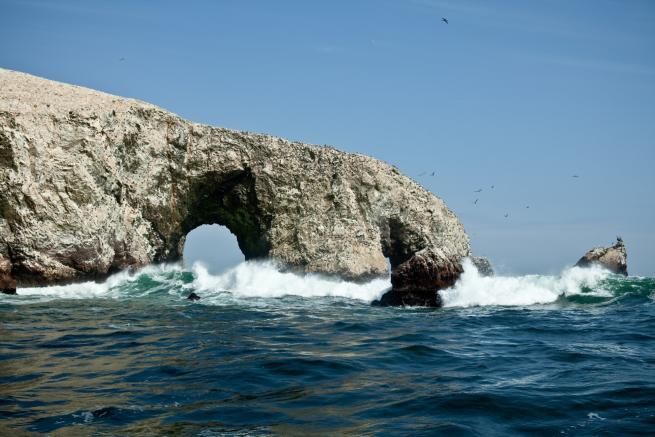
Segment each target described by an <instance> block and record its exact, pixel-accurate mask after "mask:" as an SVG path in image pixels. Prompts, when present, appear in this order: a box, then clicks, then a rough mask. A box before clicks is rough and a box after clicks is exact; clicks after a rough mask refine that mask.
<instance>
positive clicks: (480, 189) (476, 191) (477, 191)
mask: <svg viewBox="0 0 655 437" xmlns="http://www.w3.org/2000/svg"><path fill="white" fill-rule="evenodd" d="M481 191H482V188H478V189H477V190H475V191H474V193H479V192H481Z"/></svg>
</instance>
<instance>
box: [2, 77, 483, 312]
mask: <svg viewBox="0 0 655 437" xmlns="http://www.w3.org/2000/svg"><path fill="white" fill-rule="evenodd" d="M212 223H217V224H220V225H224V226H226V227H227V228H228V229H229V230H230V231H231V232H232V233H233V234H234V235H235V236H236V238H237V240H238V243H239V247H240V248H241V251H242V252H243V254H244V255H245V258H246V259H257V258H269V259H273V260H275V261H277V262H278V263H279V265H280V266H283V267H284V268H288V269H295V270H298V271H302V272H319V273H324V274H329V275H338V276H340V277H342V278H346V279H350V280H366V279H369V278H372V277H376V276H381V275H387V274H388V262H389V263H390V265H391V269H392V284H393V290H392V291H391V292H390V293H388V295H387V296H386V299H384V298H383V303H388V304H411V305H414V304H421V305H439V301H440V300H439V298H438V295H437V293H436V292H437V290H438V289H441V288H444V287H448V286H450V285H452V284H453V283H454V282H455V281H456V280H457V278H458V277H459V275H460V273H461V272H462V259H463V258H464V257H466V256H469V255H470V246H469V239H468V236H467V235H466V233H465V231H464V227H463V226H462V224H461V223H460V221H459V220H458V218H457V217H456V216H455V214H454V213H453V212H452V211H450V210H449V209H448V208H447V207H446V205H445V204H444V202H443V201H442V200H441V199H439V198H437V197H436V196H434V195H433V194H432V193H430V192H429V191H427V190H425V189H424V188H423V187H421V186H420V185H419V184H417V183H416V182H415V181H413V180H412V179H410V178H408V177H407V176H404V175H402V174H401V173H400V171H398V169H396V168H395V167H393V166H392V165H389V164H386V163H384V162H381V161H379V160H377V159H374V158H371V157H368V156H363V155H359V154H352V153H345V152H342V151H339V150H336V149H334V148H331V147H319V146H313V145H307V144H303V143H299V142H292V141H287V140H285V139H281V138H276V137H273V136H269V135H260V134H254V133H247V132H237V131H233V130H229V129H225V128H218V127H211V126H206V125H201V124H197V123H192V122H189V121H186V120H184V119H182V118H180V117H179V116H177V115H175V114H172V113H170V112H167V111H165V110H163V109H161V108H158V107H156V106H153V105H151V104H148V103H144V102H140V101H137V100H133V99H127V98H121V97H116V96H113V95H109V94H105V93H102V92H98V91H93V90H90V89H86V88H82V87H77V86H72V85H67V84H62V83H58V82H54V81H50V80H46V79H42V78H38V77H35V76H31V75H28V74H24V73H19V72H15V71H9V70H4V69H0V289H2V291H4V292H9V293H11V292H15V290H16V287H17V286H18V287H20V286H30V285H48V284H55V283H66V282H73V281H81V280H88V279H102V278H104V277H106V276H107V275H109V274H111V273H113V272H117V271H120V270H123V269H129V268H135V267H140V266H143V265H146V264H150V263H159V262H170V261H176V260H179V259H180V258H181V256H182V250H183V247H184V241H185V238H186V235H187V233H188V232H190V231H191V230H193V229H194V228H196V227H198V226H200V225H203V224H212ZM387 260H388V262H387ZM19 291H20V290H19Z"/></svg>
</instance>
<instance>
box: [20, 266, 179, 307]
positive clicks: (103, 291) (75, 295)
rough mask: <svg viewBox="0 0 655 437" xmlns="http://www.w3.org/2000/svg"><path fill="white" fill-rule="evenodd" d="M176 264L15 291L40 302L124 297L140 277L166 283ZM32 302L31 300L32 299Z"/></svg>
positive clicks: (175, 269) (176, 269) (175, 268)
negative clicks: (99, 279) (129, 286)
mask: <svg viewBox="0 0 655 437" xmlns="http://www.w3.org/2000/svg"><path fill="white" fill-rule="evenodd" d="M181 270H182V267H181V266H180V265H178V264H158V265H150V266H146V267H143V268H141V269H138V270H137V271H134V272H128V271H123V272H120V273H116V274H114V275H111V276H110V277H109V278H107V279H106V280H105V281H104V282H93V281H87V282H79V283H75V284H68V285H51V286H48V287H25V288H19V289H18V290H17V293H18V296H30V297H31V298H41V299H40V300H51V299H55V298H59V299H91V298H120V297H122V296H124V295H125V288H126V287H125V286H126V285H128V284H129V283H131V282H134V281H136V280H137V279H139V277H141V276H142V275H148V276H150V277H151V278H153V280H155V281H162V282H165V281H167V279H166V275H168V274H170V273H172V272H178V271H181ZM32 301H33V299H32Z"/></svg>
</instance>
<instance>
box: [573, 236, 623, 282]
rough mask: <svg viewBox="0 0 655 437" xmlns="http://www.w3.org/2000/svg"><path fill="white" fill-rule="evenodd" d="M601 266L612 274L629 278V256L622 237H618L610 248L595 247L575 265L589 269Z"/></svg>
mask: <svg viewBox="0 0 655 437" xmlns="http://www.w3.org/2000/svg"><path fill="white" fill-rule="evenodd" d="M593 264H596V265H600V266H602V267H605V268H606V269H608V270H609V271H611V272H612V273H616V274H619V275H624V276H628V254H627V252H626V250H625V244H623V239H622V238H621V237H616V243H614V246H610V247H595V248H593V249H591V250H590V251H588V252H587V253H585V254H584V256H583V257H582V258H580V259H579V260H578V262H577V263H575V265H576V266H577V267H588V266H590V265H593Z"/></svg>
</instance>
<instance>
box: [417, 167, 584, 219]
mask: <svg viewBox="0 0 655 437" xmlns="http://www.w3.org/2000/svg"><path fill="white" fill-rule="evenodd" d="M427 174H428V172H427V171H424V172H421V173H419V176H426V175H427ZM436 174H437V172H436V171H433V172H431V173H430V176H436ZM571 177H572V178H575V179H578V178H579V177H580V176H579V175H577V174H574V175H571ZM489 188H490V189H492V190H493V189H494V188H495V185H491V186H490V187H489ZM482 191H483V189H482V188H478V189H477V190H473V192H474V193H481V192H482ZM479 200H480V198H476V199H475V200H474V201H473V205H475V206H478V201H479ZM525 209H530V205H525ZM504 217H505V218H508V217H509V213H508V212H506V213H505V215H504Z"/></svg>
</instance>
